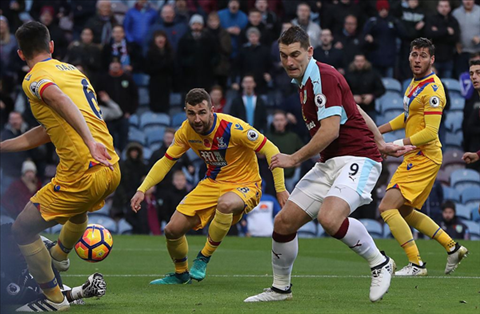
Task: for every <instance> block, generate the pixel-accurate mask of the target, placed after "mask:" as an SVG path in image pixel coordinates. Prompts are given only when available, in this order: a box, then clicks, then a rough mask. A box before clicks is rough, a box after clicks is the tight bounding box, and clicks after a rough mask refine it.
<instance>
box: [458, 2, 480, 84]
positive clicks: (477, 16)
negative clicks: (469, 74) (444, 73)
mask: <svg viewBox="0 0 480 314" xmlns="http://www.w3.org/2000/svg"><path fill="white" fill-rule="evenodd" d="M452 15H453V17H455V18H456V19H457V21H458V24H459V25H460V42H459V43H458V44H457V53H458V54H459V56H458V59H457V62H456V67H455V68H456V71H457V75H460V73H462V72H465V71H468V59H469V57H470V54H472V53H476V52H480V31H479V30H480V5H476V4H475V2H474V1H473V0H462V6H460V7H458V8H456V9H455V10H453V13H452Z"/></svg>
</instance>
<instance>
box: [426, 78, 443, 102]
mask: <svg viewBox="0 0 480 314" xmlns="http://www.w3.org/2000/svg"><path fill="white" fill-rule="evenodd" d="M432 79H433V82H431V83H430V84H428V85H427V86H426V88H425V89H424V90H423V93H424V95H425V96H438V97H440V98H445V89H444V87H443V84H442V81H441V80H440V79H439V78H438V76H436V75H433V76H432Z"/></svg>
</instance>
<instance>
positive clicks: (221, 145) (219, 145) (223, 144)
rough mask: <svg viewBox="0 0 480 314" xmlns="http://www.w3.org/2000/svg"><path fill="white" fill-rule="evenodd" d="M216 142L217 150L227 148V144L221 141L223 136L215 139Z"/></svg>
mask: <svg viewBox="0 0 480 314" xmlns="http://www.w3.org/2000/svg"><path fill="white" fill-rule="evenodd" d="M217 142H218V148H227V146H228V145H227V144H225V142H224V141H223V136H222V137H217Z"/></svg>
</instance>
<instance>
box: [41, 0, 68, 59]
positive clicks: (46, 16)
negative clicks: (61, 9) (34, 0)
mask: <svg viewBox="0 0 480 314" xmlns="http://www.w3.org/2000/svg"><path fill="white" fill-rule="evenodd" d="M54 19H55V9H54V8H53V7H52V6H44V7H43V8H42V10H41V11H40V22H42V23H43V24H45V26H46V27H47V28H48V30H49V32H50V39H51V40H53V42H54V43H55V50H54V51H53V55H52V57H53V58H55V59H58V60H63V58H64V57H65V54H66V53H67V48H68V44H69V42H68V40H67V38H66V37H65V32H64V31H63V29H61V28H60V27H58V25H57V24H56V22H55V21H54Z"/></svg>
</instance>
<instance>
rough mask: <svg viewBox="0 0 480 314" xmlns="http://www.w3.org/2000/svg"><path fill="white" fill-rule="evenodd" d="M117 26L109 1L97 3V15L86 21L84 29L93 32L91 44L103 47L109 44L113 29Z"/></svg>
mask: <svg viewBox="0 0 480 314" xmlns="http://www.w3.org/2000/svg"><path fill="white" fill-rule="evenodd" d="M117 24H118V22H117V19H116V18H115V16H114V15H113V12H112V4H111V2H110V0H99V1H97V14H96V15H95V16H93V17H92V18H90V19H89V20H88V21H87V25H86V26H85V27H87V28H90V29H91V30H92V31H93V42H94V43H95V44H100V45H102V46H103V45H106V44H108V43H110V40H111V39H112V31H113V27H114V26H115V25H117Z"/></svg>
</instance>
